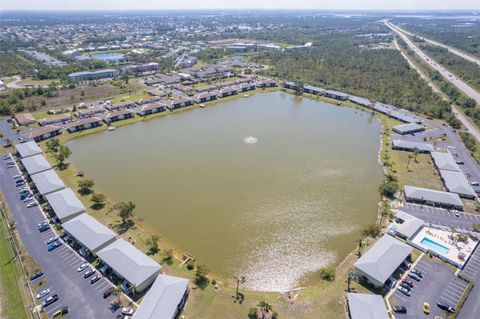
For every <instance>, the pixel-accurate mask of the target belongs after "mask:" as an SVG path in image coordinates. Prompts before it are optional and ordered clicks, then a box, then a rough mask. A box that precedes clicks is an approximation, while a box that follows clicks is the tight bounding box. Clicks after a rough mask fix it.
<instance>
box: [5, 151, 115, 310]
mask: <svg viewBox="0 0 480 319" xmlns="http://www.w3.org/2000/svg"><path fill="white" fill-rule="evenodd" d="M16 174H19V171H18V170H17V168H9V169H7V168H6V167H5V161H3V160H2V159H0V190H1V191H2V193H3V194H4V197H5V199H6V202H7V205H8V207H9V208H10V211H11V212H12V214H13V218H14V221H15V225H16V231H17V232H18V234H19V236H20V239H21V241H22V243H23V245H24V246H25V248H26V249H27V251H28V253H29V255H30V256H31V257H32V258H33V259H34V260H36V262H37V263H38V264H39V265H40V267H41V270H42V271H43V272H44V273H45V275H44V276H43V277H41V278H39V279H37V280H36V281H40V280H42V281H44V282H45V280H47V282H46V283H44V285H42V289H43V288H44V287H45V288H50V289H51V290H52V293H50V295H53V294H54V293H56V294H58V296H59V300H58V301H57V302H55V303H53V304H52V305H50V306H48V307H46V309H45V311H46V313H47V314H48V315H49V316H50V317H51V315H52V314H53V313H54V312H55V311H57V310H59V309H61V308H62V307H63V306H68V307H69V309H70V313H69V315H68V316H67V317H66V318H79V319H80V318H82V319H83V318H102V319H103V318H115V317H116V315H117V314H118V313H119V311H120V310H119V309H117V310H113V309H111V308H110V307H111V306H110V301H111V300H112V298H114V297H113V296H110V297H109V298H107V299H103V291H105V290H106V289H107V288H108V287H110V286H111V284H110V282H109V281H107V279H105V278H102V279H101V280H100V281H98V282H97V283H95V284H94V285H91V284H90V281H89V280H88V279H87V280H86V279H84V278H83V273H78V272H77V268H78V266H79V265H81V264H82V263H84V262H85V261H84V259H83V258H81V257H80V256H79V255H78V254H77V253H76V252H75V251H74V250H73V249H72V248H71V247H70V246H68V244H66V243H65V242H63V245H62V246H60V247H59V248H57V249H55V250H53V251H51V252H48V251H47V245H46V243H45V241H46V240H47V239H49V238H51V237H55V234H54V232H53V231H52V230H51V229H50V230H48V231H45V232H43V233H40V232H39V231H38V229H37V224H39V223H41V222H43V221H44V220H45V219H46V218H45V215H44V214H43V212H42V211H41V210H40V208H39V207H38V206H36V207H32V208H27V205H26V204H25V203H23V201H21V200H20V199H19V193H18V188H17V187H16V186H15V183H14V181H13V179H12V177H13V176H14V175H16ZM52 227H53V225H52ZM35 293H36V292H35ZM47 297H48V296H47Z"/></svg>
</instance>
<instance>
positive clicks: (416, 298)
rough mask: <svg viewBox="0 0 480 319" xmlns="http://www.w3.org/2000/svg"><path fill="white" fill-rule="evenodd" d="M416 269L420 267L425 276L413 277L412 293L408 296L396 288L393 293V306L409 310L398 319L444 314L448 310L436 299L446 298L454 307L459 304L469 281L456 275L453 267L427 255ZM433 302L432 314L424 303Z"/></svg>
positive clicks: (445, 300)
mask: <svg viewBox="0 0 480 319" xmlns="http://www.w3.org/2000/svg"><path fill="white" fill-rule="evenodd" d="M415 269H417V270H420V271H421V272H422V274H423V278H422V279H421V281H420V282H417V281H414V280H412V281H413V283H414V287H413V288H411V296H409V297H408V296H405V295H404V294H402V293H401V292H400V291H398V290H396V291H395V292H394V293H393V294H392V296H391V297H390V304H391V305H392V306H405V307H406V308H407V313H406V314H395V317H396V318H398V319H404V318H411V319H418V318H434V317H435V316H441V317H442V318H445V317H446V316H445V311H443V310H442V309H440V308H438V307H437V302H439V301H441V302H445V303H447V304H448V305H450V306H452V307H457V304H458V302H459V300H460V299H461V297H462V295H463V293H464V292H465V289H466V287H467V283H466V282H465V281H463V280H462V279H460V278H458V277H455V275H454V274H453V270H452V268H450V266H448V265H447V264H445V263H443V262H442V261H440V260H438V259H430V258H428V257H426V256H424V257H423V258H422V259H421V260H420V261H419V262H418V264H417V265H416V266H415ZM424 302H427V303H429V304H430V315H429V316H427V315H426V314H424V313H423V303H424Z"/></svg>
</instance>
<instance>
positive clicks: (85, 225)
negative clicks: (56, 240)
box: [62, 214, 116, 253]
mask: <svg viewBox="0 0 480 319" xmlns="http://www.w3.org/2000/svg"><path fill="white" fill-rule="evenodd" d="M62 227H63V228H64V229H65V230H66V231H67V232H69V233H70V234H71V235H72V236H73V237H75V239H76V240H78V241H79V242H80V243H81V244H82V245H84V246H85V247H87V248H88V249H89V250H90V251H92V252H94V253H95V252H96V251H97V249H98V248H100V247H102V246H104V245H105V244H106V243H108V242H111V241H113V240H115V237H116V234H115V233H114V232H113V231H111V230H110V228H108V227H106V226H105V225H103V224H102V223H100V222H98V221H97V220H96V219H95V218H93V217H92V216H90V215H88V214H81V215H79V216H77V217H75V218H73V219H71V220H69V221H68V222H66V223H63V224H62Z"/></svg>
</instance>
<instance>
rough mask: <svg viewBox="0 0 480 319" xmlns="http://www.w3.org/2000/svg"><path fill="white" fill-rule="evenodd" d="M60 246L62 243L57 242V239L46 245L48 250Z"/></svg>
mask: <svg viewBox="0 0 480 319" xmlns="http://www.w3.org/2000/svg"><path fill="white" fill-rule="evenodd" d="M60 246H62V243H61V242H59V241H56V242H54V243H53V244H50V245H48V251H52V250H54V249H57V248H58V247H60Z"/></svg>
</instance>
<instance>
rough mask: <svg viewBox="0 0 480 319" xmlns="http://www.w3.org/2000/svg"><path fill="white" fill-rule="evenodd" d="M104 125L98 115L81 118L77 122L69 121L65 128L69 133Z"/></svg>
mask: <svg viewBox="0 0 480 319" xmlns="http://www.w3.org/2000/svg"><path fill="white" fill-rule="evenodd" d="M101 125H102V120H101V119H100V118H98V117H88V118H84V119H80V120H78V121H75V122H71V123H68V124H67V125H66V126H65V129H66V130H67V131H68V132H69V133H74V132H79V131H83V130H88V129H91V128H95V127H99V126H101Z"/></svg>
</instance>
